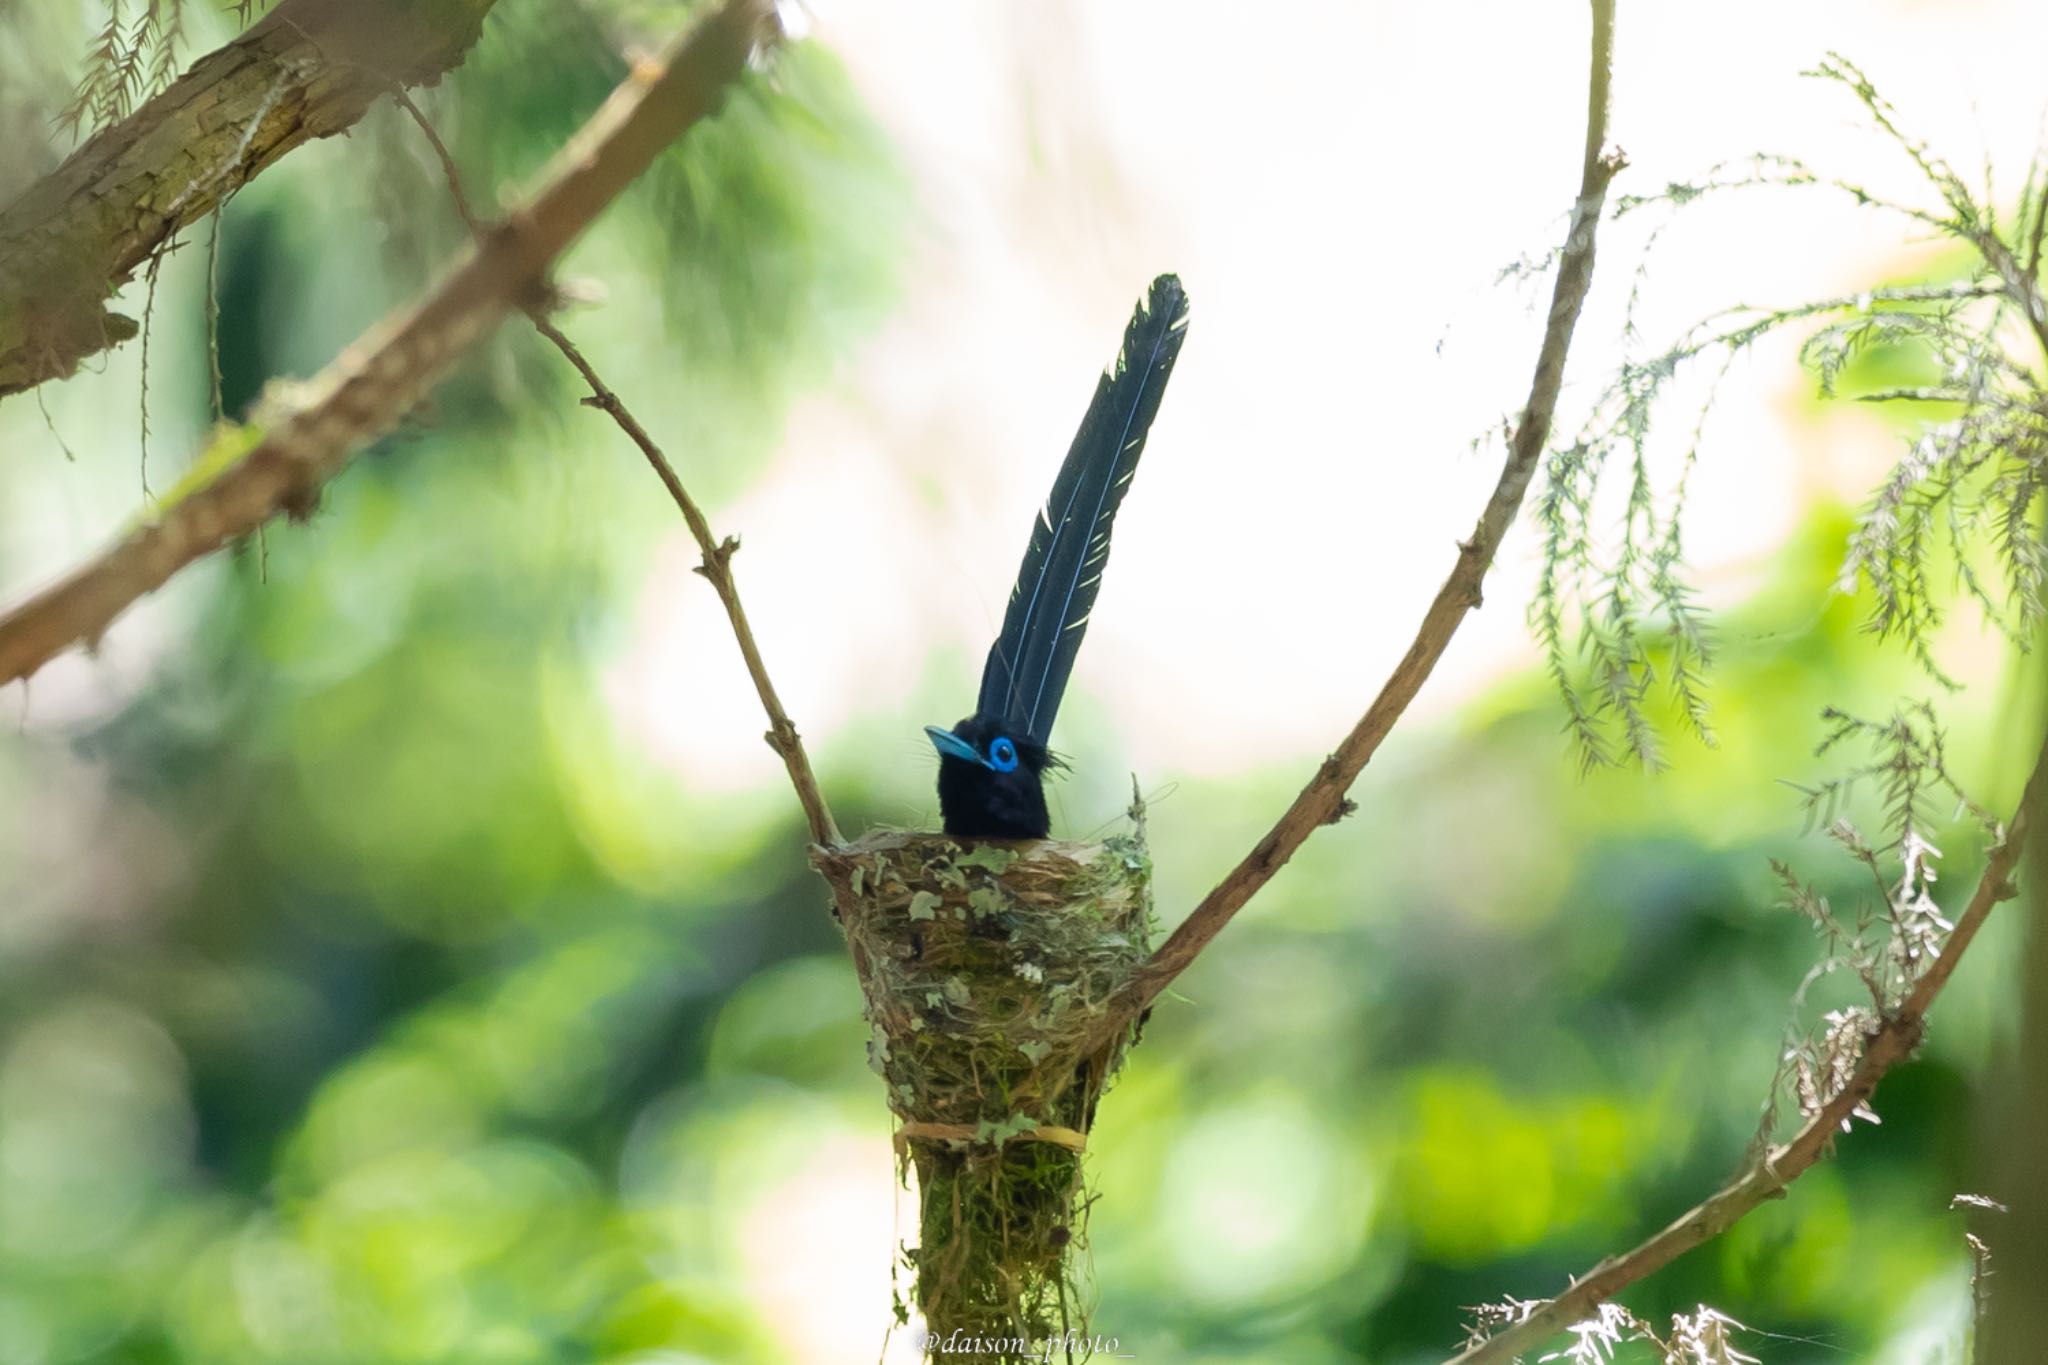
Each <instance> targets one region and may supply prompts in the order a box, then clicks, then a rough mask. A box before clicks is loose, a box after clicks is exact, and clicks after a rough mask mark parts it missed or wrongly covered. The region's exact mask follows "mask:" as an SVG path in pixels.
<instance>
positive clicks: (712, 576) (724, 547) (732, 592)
mask: <svg viewBox="0 0 2048 1365" xmlns="http://www.w3.org/2000/svg"><path fill="white" fill-rule="evenodd" d="M531 316H532V318H533V325H534V326H535V327H536V328H538V329H539V331H540V334H541V335H542V336H544V337H546V338H547V339H548V340H549V341H551V342H553V343H554V344H555V349H556V350H558V351H560V352H561V353H562V354H563V355H565V356H567V357H568V359H569V363H570V364H571V365H574V366H575V367H576V372H577V373H578V374H580V375H582V376H583V382H584V383H586V384H588V385H589V386H590V396H589V397H588V398H585V399H584V400H583V402H584V404H585V405H586V406H589V407H593V408H596V409H598V410H599V411H600V412H605V413H608V414H610V416H611V419H612V420H613V421H614V422H617V423H618V424H619V429H620V430H621V431H623V432H625V433H626V435H627V436H629V437H630V438H632V441H633V444H634V445H636V446H639V447H640V453H641V454H643V455H645V456H646V457H647V463H648V464H650V465H652V466H653V467H654V472H655V474H656V475H658V476H659V477H660V479H661V482H662V486H663V487H665V488H666V489H668V495H669V496H670V497H671V498H673V499H675V504H676V507H677V509H678V510H680V511H681V512H682V514H683V520H684V521H685V522H687V523H689V527H690V534H691V535H692V536H694V537H695V538H696V541H697V548H698V549H699V550H701V551H702V552H703V556H704V560H703V563H701V564H699V565H698V566H697V572H698V573H700V574H702V575H704V577H705V579H706V580H708V581H709V582H710V584H711V587H712V589H713V590H714V591H715V592H717V594H718V600H719V601H720V602H722V603H724V604H725V616H726V619H727V620H728V621H730V622H732V633H733V636H734V638H735V639H737V640H738V641H739V646H740V655H741V657H743V658H744V659H745V660H746V663H747V676H748V677H750V678H752V679H753V680H754V691H755V692H756V693H758V694H759V695H760V698H761V709H762V710H764V711H766V712H767V713H768V733H767V734H766V735H765V736H764V738H765V739H766V740H767V741H768V747H769V748H771V749H773V750H774V751H775V752H776V753H777V754H779V755H781V757H782V765H783V766H784V767H785V768H787V769H788V770H789V782H790V785H791V786H792V787H794V788H796V799H797V800H798V801H799V802H800V803H802V805H803V808H804V819H805V821H806V822H807V823H808V824H809V825H810V827H811V842H812V843H814V844H822V845H825V846H826V847H830V846H832V845H835V844H837V843H838V842H839V826H838V825H836V824H834V823H833V821H832V811H831V808H830V807H828V806H827V805H826V804H825V793H824V792H823V791H821V790H820V789H819V787H818V778H817V774H815V773H813V772H812V771H811V760H810V756H809V755H808V754H806V753H805V752H804V745H803V740H802V739H801V738H799V737H798V735H797V732H796V725H795V723H794V722H793V721H791V720H790V718H789V713H788V712H787V711H784V710H783V709H782V698H781V697H779V696H777V695H776V692H775V684H774V683H773V682H772V681H771V680H770V679H769V677H768V665H767V664H765V663H763V662H762V661H761V648H760V646H759V645H757V644H755V643H754V631H753V627H751V626H750V625H748V624H747V611H746V608H745V607H743V606H741V605H740V590H739V586H738V585H737V584H735V583H734V582H733V578H732V557H733V555H734V554H735V553H736V552H737V551H738V550H739V548H740V542H739V539H738V537H728V538H726V539H725V540H723V541H721V540H719V539H718V537H716V536H715V535H713V534H712V532H711V523H710V522H709V521H708V520H706V519H705V516H704V512H703V509H701V508H699V507H698V506H697V502H696V499H694V498H692V497H691V496H690V494H689V491H688V490H687V489H685V488H684V487H683V481H682V480H681V479H680V478H678V477H676V471H675V466H674V465H671V464H670V463H669V462H668V457H667V456H666V455H664V454H662V451H661V447H660V446H658V445H656V444H655V443H654V438H653V437H652V436H649V435H648V434H647V428H645V427H643V426H641V425H640V423H639V420H638V419H636V418H635V417H634V416H633V414H632V413H630V412H628V411H627V410H626V405H625V404H624V403H622V402H620V401H619V396H618V395H617V394H616V393H613V392H612V391H611V389H610V388H609V387H607V386H606V384H605V382H604V380H602V379H600V378H598V375H597V371H596V370H594V369H592V368H591V365H590V362H589V361H588V360H586V359H584V357H583V352H581V351H579V350H577V349H576V345H575V343H574V342H572V341H570V340H569V338H568V337H566V336H564V335H562V332H561V329H560V328H558V327H556V326H555V324H554V323H552V322H550V321H548V319H547V318H546V316H545V315H543V314H542V313H541V312H540V310H538V309H535V310H533V311H532V313H531Z"/></svg>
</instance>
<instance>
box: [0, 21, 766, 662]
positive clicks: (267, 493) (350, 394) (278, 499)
mask: <svg viewBox="0 0 2048 1365" xmlns="http://www.w3.org/2000/svg"><path fill="white" fill-rule="evenodd" d="M778 33H779V30H778V29H777V27H776V25H775V23H774V17H773V9H772V7H771V6H770V4H769V3H768V0H727V3H726V4H724V5H723V6H722V7H720V8H719V9H718V10H716V11H715V12H713V13H712V14H711V15H710V16H708V17H707V18H706V19H705V20H703V21H702V22H701V23H699V24H697V25H696V26H695V27H694V28H693V29H692V30H691V31H690V33H689V35H688V36H687V37H686V38H685V39H684V40H683V41H682V42H681V43H680V44H679V45H678V46H676V47H674V48H672V49H671V50H670V52H669V54H667V56H666V57H665V58H664V59H663V60H661V61H659V62H648V63H644V64H642V65H641V66H640V67H638V68H637V69H636V70H635V71H634V72H633V73H632V74H631V75H630V76H628V77H627V79H626V81H625V82H624V83H623V84H621V85H620V86H619V87H618V89H616V90H614V91H613V92H612V95H611V98H610V99H608V100H607V101H606V102H605V104H604V107H603V108H601V109H599V110H598V111H597V112H596V114H594V115H593V116H592V117H591V119H590V121H589V122H588V123H586V124H585V125H584V126H583V128H582V129H581V130H579V131H578V133H577V134H576V136H575V137H574V138H572V139H571V140H570V142H569V144H568V145H567V146H566V147H564V148H563V149H562V151H561V152H560V153H559V154H558V155H557V156H556V158H555V160H554V162H553V163H552V164H551V165H550V167H549V169H548V171H547V172H546V173H545V174H544V175H543V177H542V179H541V182H540V188H539V189H538V190H537V191H536V192H535V193H534V194H533V195H532V196H531V197H530V198H529V199H528V200H527V202H526V203H524V204H523V205H521V206H519V207H517V208H515V209H514V210H513V211H512V212H511V213H510V214H509V215H508V216H507V217H506V219H505V221H504V223H503V224H502V225H500V226H499V227H497V228H496V229H494V230H493V231H492V232H491V233H490V235H489V237H488V239H487V240H486V241H484V242H483V243H482V244H481V245H478V246H476V247H474V248H472V249H471V250H469V251H467V252H466V253H464V255H463V256H461V257H459V258H458V261H457V264H456V265H455V266H454V267H453V269H451V270H450V272H449V273H448V275H447V276H446V277H445V278H444V279H443V281H442V282H441V284H440V285H439V286H438V287H437V288H436V289H435V290H434V291H433V292H432V293H430V294H429V295H428V296H427V297H426V298H425V299H424V300H423V301H422V302H420V303H419V304H418V305H417V306H415V307H413V308H412V309H410V310H409V311H406V312H403V313H400V314H398V315H395V316H394V317H392V318H390V319H387V320H386V321H385V322H383V323H381V324H379V325H378V326H377V327H376V328H374V329H372V330H371V331H370V332H368V333H367V334H365V335H364V336H363V337H361V338H359V339H358V340H357V341H356V342H355V344H353V345H352V346H350V347H349V348H348V349H347V350H346V351H344V352H343V353H342V354H341V355H340V356H339V357H338V358H336V360H335V361H334V362H333V363H332V364H330V365H329V366H328V367H327V368H326V369H325V370H323V371H322V372H321V373H320V374H319V375H318V376H316V377H315V378H314V379H313V380H311V381H309V382H308V383H306V384H304V385H298V386H293V387H292V389H291V390H290V391H289V392H288V393H284V394H280V395H278V396H277V397H276V398H275V399H274V400H273V401H270V402H268V403H266V405H265V406H266V407H267V408H268V409H270V410H269V411H266V412H261V413H259V415H258V417H257V419H256V420H255V421H254V422H253V423H251V425H250V426H249V427H246V428H243V429H241V430H239V431H233V432H229V433H227V434H226V435H224V436H221V437H219V438H217V439H216V441H215V442H214V445H213V447H212V448H210V449H209V450H208V451H207V452H205V453H204V454H202V456H201V457H200V460H199V462H198V464H197V466H196V469H197V470H198V471H199V472H198V473H197V474H196V475H195V482H196V483H197V486H196V487H194V488H192V489H191V490H190V491H188V492H184V493H182V494H180V495H177V496H175V497H174V498H173V499H172V500H171V501H170V502H169V503H168V505H167V506H165V507H164V508H163V510H162V511H161V512H160V513H159V514H158V515H157V516H156V517H154V518H153V519H151V520H149V521H146V522H144V523H143V524H142V525H141V526H140V527H138V528H137V529H135V530H134V531H133V532H131V533H130V534H129V535H128V536H127V537H125V538H124V539H123V540H121V541H120V542H119V543H117V544H115V545H113V546H111V547H110V548H108V549H107V550H105V551H104V552H102V553H101V554H100V555H99V556H98V557H97V558H95V559H93V560H92V561H90V562H89V563H87V564H85V565H83V566H81V567H80V568H78V569H76V570H74V571H73V572H72V573H70V574H68V575H67V576H65V577H64V578H63V579H61V580H59V581H58V582H56V583H54V584H52V585H50V586H49V587H47V588H45V589H43V590H42V591H41V592H38V593H36V594H35V595H34V596H32V597H30V598H29V599H28V600H27V601H25V602H23V603H21V604H20V605H18V606H16V607H15V608H13V609H12V610H10V611H8V612H7V613H5V614H4V615H0V685H4V684H5V683H8V682H12V681H13V680H15V679H17V678H26V677H28V676H29V675H30V674H32V673H34V672H35V671H36V670H37V669H38V668H40V667H42V665H43V664H44V663H46V662H48V661H49V660H50V658H51V657H53V656H54V655H56V654H57V653H59V652H60V651H62V650H64V649H66V648H68V647H70V646H71V645H73V644H77V643H80V642H91V641H94V640H97V639H98V638H99V636H100V634H101V633H102V632H104V631H105V630H106V628H107V626H108V625H110V624H111V623H112V622H113V621H114V619H115V618H116V617H118V616H119V615H120V614H121V613H122V612H123V611H125V610H127V608H128V607H129V606H130V605H131V604H133V603H134V602H135V601H136V599H138V598H140V597H142V596H143V595H144V594H146V593H149V592H153V591H155V590H156V589H157V588H158V587H160V586H162V585H163V584H164V583H165V582H166V581H167V580H169V579H170V577H171V576H172V575H173V574H175V573H176V572H177V571H178V570H179V569H181V568H183V567H184V566H185V565H187V564H190V563H192V562H193V561H194V560H196V559H199V558H201V557H202V556H204V555H207V554H210V553H212V552H213V551H215V550H217V549H219V548H220V547H221V546H223V545H225V544H227V543H228V542H229V541H231V540H233V539H235V538H236V537H237V536H241V535H245V534H247V533H248V532H250V531H253V530H255V529H256V528H257V527H258V526H261V525H262V524H264V523H265V522H266V521H269V520H270V519H271V518H272V517H274V516H276V515H277V514H278V513H279V512H288V513H294V514H303V513H304V512H305V511H306V510H307V509H308V508H309V507H310V506H311V504H312V501H313V499H314V498H315V496H316V495H317V493H318V491H319V488H320V486H321V484H323V483H324V482H325V481H326V480H327V479H328V478H330V477H331V476H332V475H333V474H334V473H335V472H336V471H337V470H339V469H340V468H341V466H342V465H343V464H345V463H346V462H347V460H348V458H349V456H350V455H351V454H352V453H354V452H355V451H356V450H357V449H359V448H360V447H361V446H363V445H364V444H366V443H367V442H369V441H371V440H373V439H375V438H376V437H378V436H380V435H382V434H383V433H385V432H387V431H389V430H390V429H391V428H392V427H393V426H395V425H396V424H397V423H398V421H399V420H400V419H401V418H402V417H403V416H404V415H405V414H406V412H408V411H409V410H411V408H412V407H413V406H414V405H415V404H416V403H418V402H419V400H420V399H421V398H422V397H424V396H425V395H426V393H427V392H428V391H429V390H430V389H431V388H432V387H433V386H434V384H435V383H436V382H438V381H439V380H440V379H441V378H442V376H444V375H445V374H446V373H447V371H448V370H449V369H450V368H451V367H452V366H453V365H454V364H455V362H456V361H457V360H458V359H459V358H460V357H461V356H462V355H463V353H464V352H466V351H467V350H468V349H469V348H470V347H472V346H474V345H475V344H476V343H477V342H478V341H480V340H482V338H483V337H484V336H485V335H487V334H488V333H489V332H490V331H491V330H492V328H494V327H495V326H496V325H497V323H498V322H499V321H500V319H502V318H503V316H504V314H505V313H506V311H507V310H508V309H510V308H513V307H515V306H520V305H522V304H523V303H524V302H526V301H527V300H528V299H530V298H531V297H532V296H533V292H534V291H535V289H536V288H537V287H538V285H539V282H540V279H541V275H542V272H543V271H545V270H546V268H547V267H548V265H549V264H550V263H551V262H552V261H553V260H554V259H555V258H556V257H557V256H558V255H560V254H561V253H562V252H563V251H564V250H565V249H566V248H567V247H568V245H569V244H570V243H571V242H572V241H574V240H575V238H576V237H577V236H578V235H579V234H580V233H581V232H582V231H583V229H584V228H585V227H587V226H588V225H589V224H590V222H591V220H592V219H594V218H596V216H597V215H598V213H599V212H601V211H602V210H603V209H604V207H605V206H606V205H607V204H609V203H610V202H611V201H612V200H613V199H615V198H616V197H617V196H618V195H619V193H620V192H621V191H622V190H624V189H625V187H626V186H627V185H628V184H629V183H631V181H632V180H633V178H634V177H635V176H637V175H639V174H640V172H641V171H643V170H645V169H646V168H647V166H648V164H649V163H650V162H652V161H653V160H654V158H655V156H656V155H657V154H659V152H660V151H661V149H662V148H664V147H666V146H667V145H668V144H669V143H670V142H672V141H674V140H675V139H676V138H677V137H679V136H680V135H681V134H682V133H683V132H684V131H685V130H686V129H688V128H689V127H690V126H691V125H693V124H695V123H696V122H698V121H699V120H700V119H703V118H705V117H707V116H709V115H710V114H711V113H713V112H714V111H715V110H716V109H717V107H718V105H719V103H720V102H721V100H722V99H723V98H724V96H725V93H726V91H727V90H728V89H730V87H731V86H732V85H733V83H734V82H735V81H737V80H738V79H739V77H740V75H741V73H742V72H743V71H744V70H745V69H746V64H747V60H748V57H749V56H750V55H751V54H752V52H753V51H754V50H755V48H756V46H757V44H761V43H767V42H772V41H774V40H775V38H776V36H777V35H778ZM244 450H246V453H242V452H243V451H244ZM216 466H219V467H216Z"/></svg>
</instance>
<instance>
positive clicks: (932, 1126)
mask: <svg viewBox="0 0 2048 1365" xmlns="http://www.w3.org/2000/svg"><path fill="white" fill-rule="evenodd" d="M813 862H814V863H815V865H816V866H817V868H818V870H819V871H820V872H821V873H822V874H823V875H824V876H825V878H826V880H827V881H828V882H830V883H831V886H832V892H833V900H834V904H835V907H836V913H837V915H838V918H839V922H840V926H841V928H842V929H843V930H844V931H845V933H846V938H847V946H848V947H849V949H850V950H851V951H852V954H853V959H854V965H855V967H856V969H857V970H858V972H859V974H860V978H861V988H862V991H863V993H864V995H865V997H866V1012H867V1019H868V1023H869V1028H870V1036H869V1041H868V1061H869V1065H871V1066H872V1067H873V1068H874V1069H875V1070H876V1071H877V1072H878V1073H879V1074H880V1075H881V1077H882V1079H883V1080H884V1082H885V1083H886V1084H887V1085H888V1094H889V1105H890V1107H891V1108H892V1109H893V1110H895V1112H896V1114H897V1116H898V1118H899V1119H900V1121H901V1123H900V1128H899V1133H898V1147H899V1150H900V1151H901V1152H903V1154H904V1157H905V1160H906V1161H907V1162H908V1163H909V1165H910V1166H911V1167H913V1168H914V1169H915V1170H916V1171H917V1177H918V1193H919V1202H920V1214H921V1216H920V1219H919V1235H918V1245H917V1247H916V1248H915V1249H914V1250H909V1251H906V1253H905V1255H906V1261H907V1263H908V1264H909V1266H910V1268H911V1269H912V1271H913V1272H914V1274H915V1277H916V1300H917V1306H918V1308H919V1309H920V1311H921V1312H922V1314H923V1317H924V1320H925V1325H926V1327H927V1329H928V1330H929V1331H931V1332H932V1333H933V1334H934V1336H935V1337H939V1338H943V1337H945V1336H946V1335H947V1334H948V1333H950V1332H952V1331H954V1330H956V1329H957V1330H958V1331H959V1332H960V1333H962V1334H963V1335H965V1336H972V1337H979V1338H982V1339H984V1340H990V1341H994V1340H1008V1341H1025V1342H1042V1341H1044V1340H1046V1339H1047V1338H1050V1337H1058V1336H1060V1335H1061V1334H1063V1333H1065V1332H1067V1331H1069V1330H1078V1329H1079V1328H1080V1327H1082V1326H1083V1325H1084V1324H1083V1323H1082V1322H1081V1319H1082V1318H1083V1317H1084V1316H1085V1313H1084V1310H1083V1306H1082V1305H1081V1303H1080V1302H1079V1300H1078V1298H1077V1296H1076V1293H1075V1278H1076V1277H1075V1273H1074V1265H1075V1258H1076V1256H1077V1254H1078V1253H1079V1252H1080V1251H1081V1250H1082V1245H1081V1244H1082V1241H1083V1238H1082V1236H1081V1233H1082V1228H1081V1226H1079V1220H1080V1219H1082V1218H1083V1217H1084V1216H1085V1212H1086V1206H1085V1201H1084V1200H1083V1199H1082V1197H1081V1196H1082V1182H1081V1156H1080V1148H1081V1147H1082V1146H1083V1145H1085V1141H1086V1135H1087V1132H1088V1130H1089V1127H1090V1126H1091V1125H1092V1123H1093V1122H1094V1117H1095V1105H1096V1101H1097V1100H1098V1099H1100V1097H1101V1095H1102V1092H1103V1090H1104V1088H1105V1086H1106V1085H1107V1083H1108V1081H1109V1079H1110V1077H1111V1076H1112V1075H1113V1074H1114V1072H1115V1070H1116V1067H1117V1064H1118V1062H1119V1061H1120V1060H1121V1058H1122V1054H1123V1051H1124V1049H1125V1047H1126V1045H1127V1043H1128V1042H1129V1041H1130V1040H1129V1039H1127V1038H1124V1037H1119V1038H1117V1039H1115V1040H1114V1041H1113V1042H1112V1043H1110V1044H1108V1045H1106V1046H1105V1045H1102V1044H1100V1043H1094V1044H1093V1046H1092V1050H1090V1047H1091V1040H1092V1039H1093V1036H1094V1034H1095V1026H1096V1025H1097V1024H1098V1023H1099V1022H1100V1020H1101V1018H1102V1015H1103V1011H1104V1007H1105V1005H1106V1004H1107V1003H1108V1001H1109V999H1110V997H1111V996H1112V995H1113V994H1114V993H1115V991H1116V990H1117V988H1118V987H1119V986H1121V985H1123V983H1124V982H1125V981H1127V980H1128V979H1129V977H1130V975H1131V973H1132V972H1133V971H1134V970H1135V969H1136V968H1137V967H1138V966H1139V964H1141V963H1143V962H1144V961H1145V959H1146V956H1147V955H1148V953H1149V952H1150V940H1151V930H1152V924H1151V872H1152V865H1151V860H1150V858H1149V857H1148V856H1147V854H1146V852H1145V841H1144V827H1143V823H1142V821H1139V822H1136V823H1134V824H1133V826H1132V828H1131V831H1130V832H1129V833H1127V834H1121V835H1117V836H1115V837H1112V838H1110V839H1107V840H1104V841H1103V842H1101V843H1072V842H1065V841H1060V840H1020V841H997V840H987V841H962V840H955V839H952V838H948V837H946V836H944V835H932V834H901V833H881V834H873V835H869V836H868V837H866V838H864V839H860V840H857V841H855V842H853V843H850V844H845V845H841V846H839V847H836V848H831V849H819V850H817V851H816V852H815V853H814V855H813ZM1015 1358H1020V1356H1019V1355H1017V1354H1012V1353H1008V1352H1005V1351H1001V1350H992V1351H990V1352H988V1353H985V1354H976V1353H971V1352H970V1353H968V1354H966V1355H949V1356H948V1359H949V1360H1010V1359H1015Z"/></svg>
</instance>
